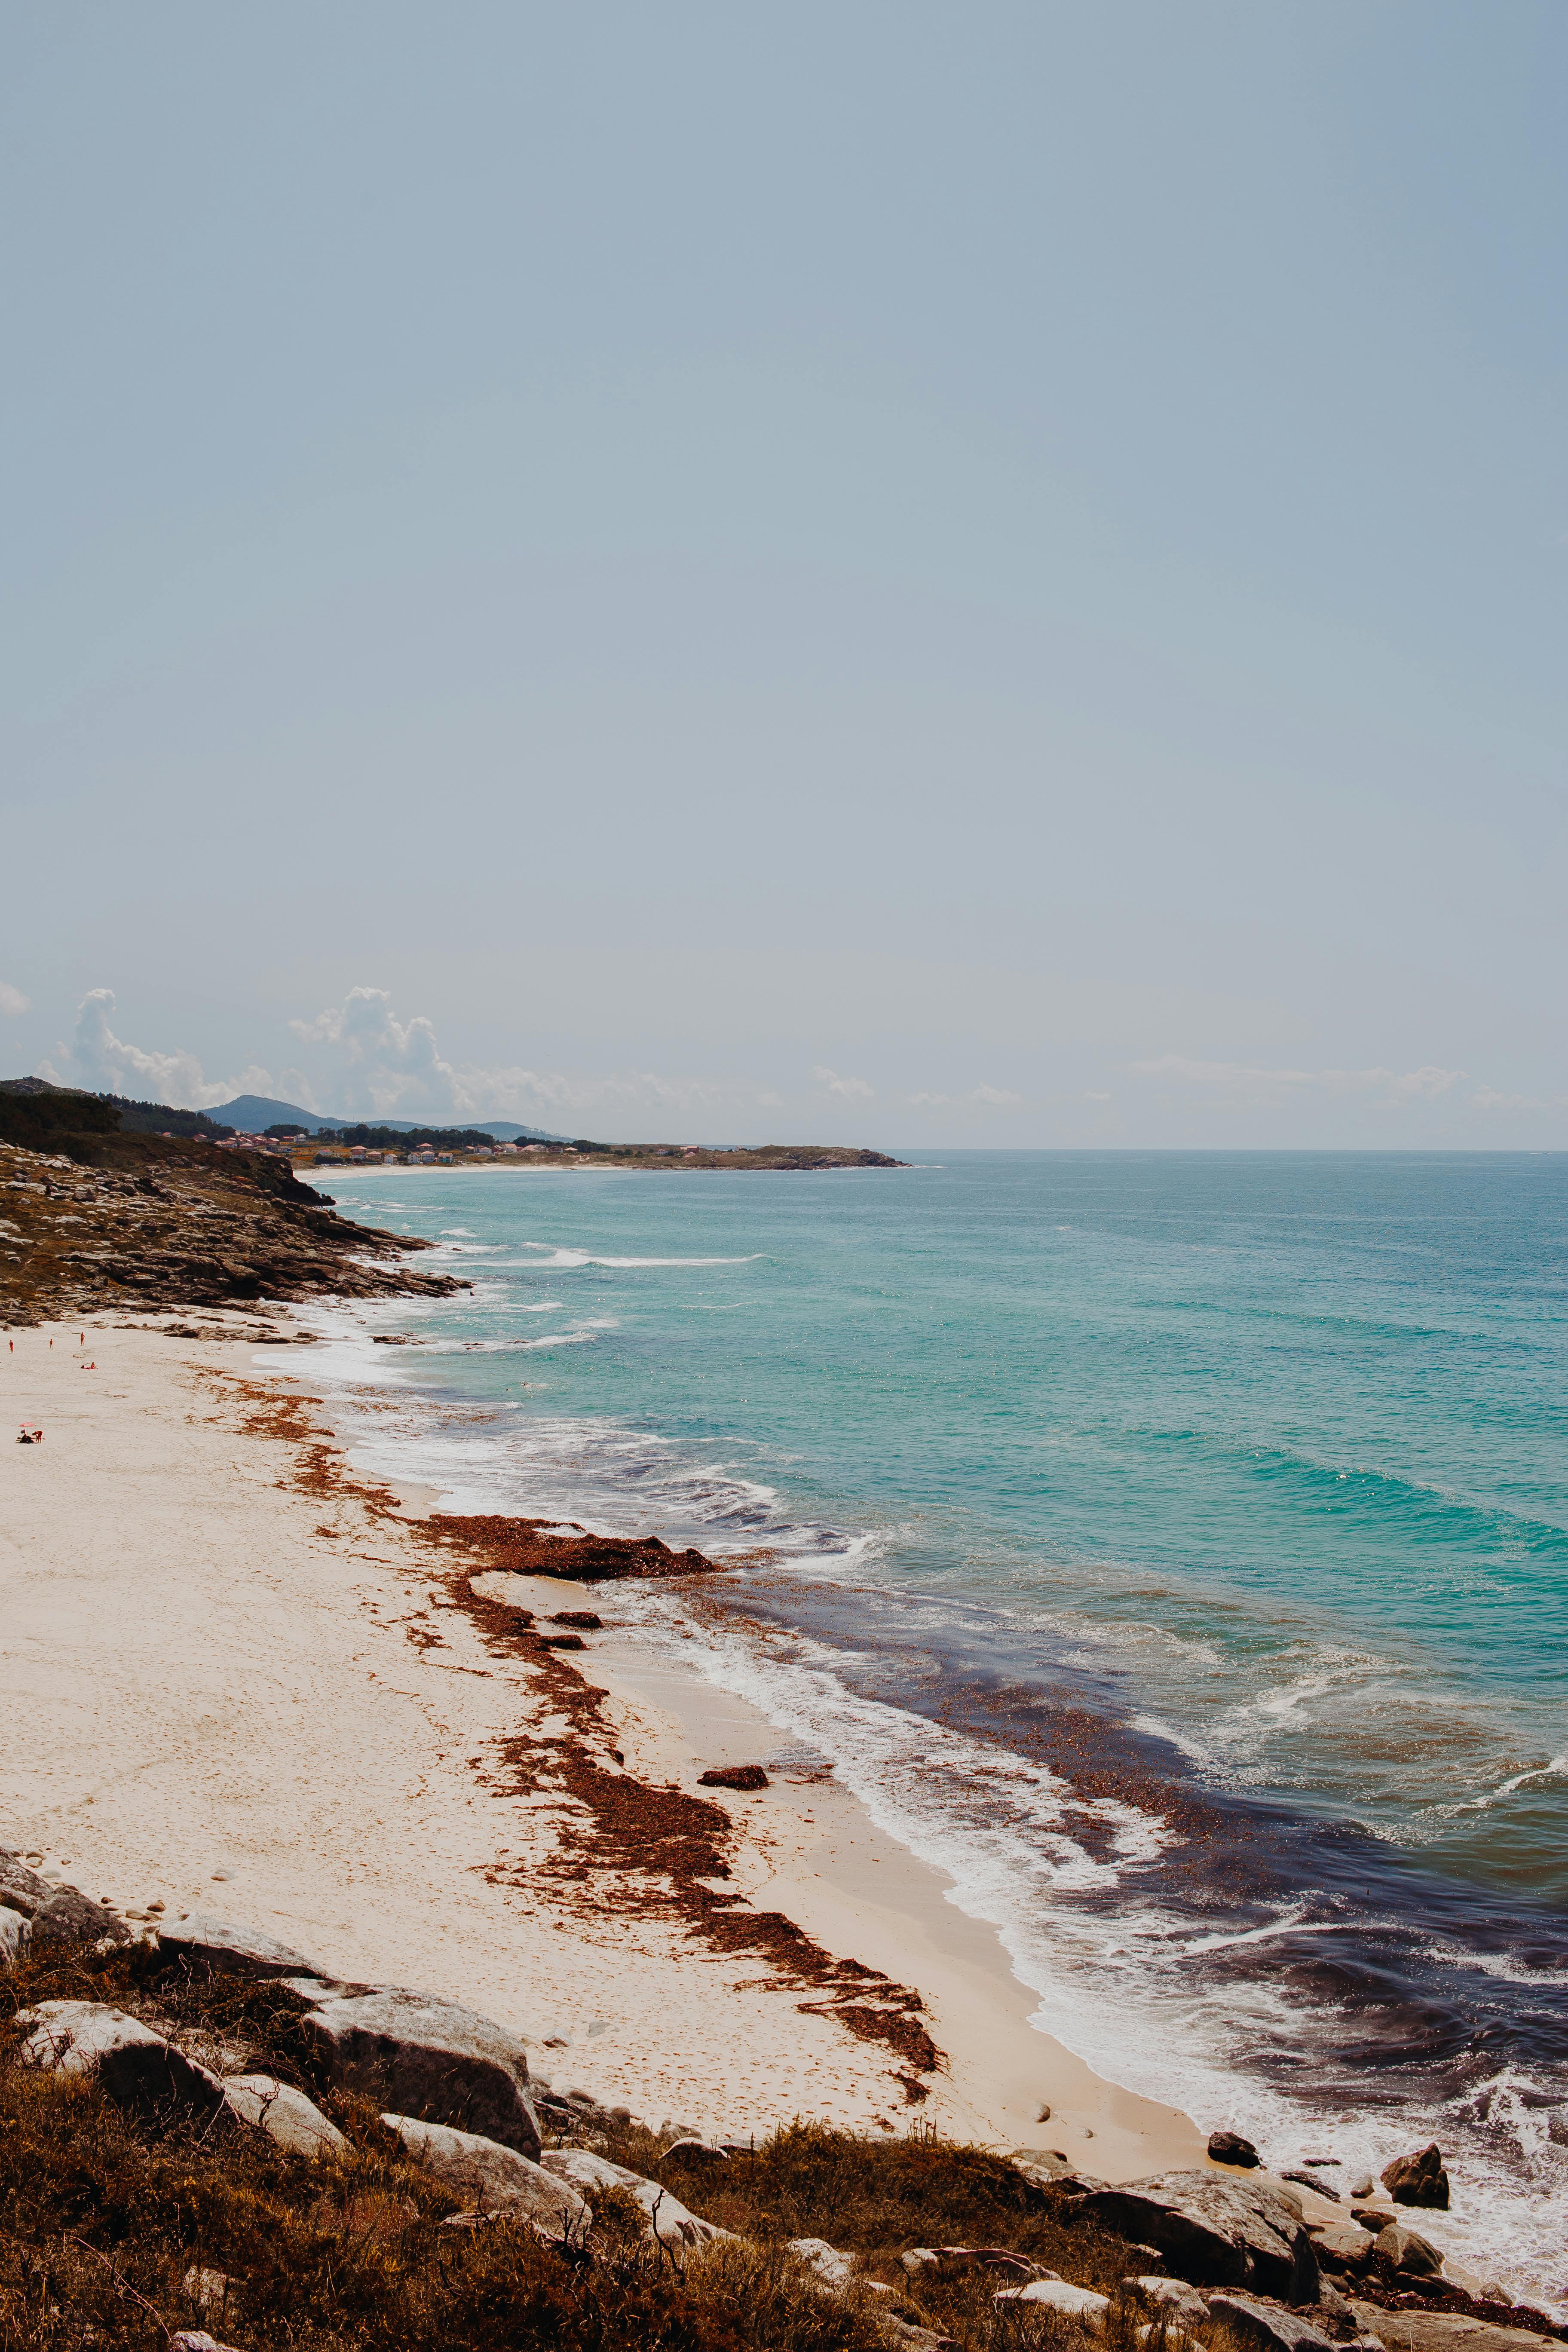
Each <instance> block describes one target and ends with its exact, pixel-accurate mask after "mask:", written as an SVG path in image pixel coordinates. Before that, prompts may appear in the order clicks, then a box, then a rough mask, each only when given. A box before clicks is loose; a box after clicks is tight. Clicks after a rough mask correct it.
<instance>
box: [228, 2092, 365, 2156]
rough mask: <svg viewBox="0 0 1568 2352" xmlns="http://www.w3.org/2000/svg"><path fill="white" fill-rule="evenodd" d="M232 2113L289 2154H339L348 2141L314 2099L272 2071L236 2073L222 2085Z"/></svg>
mask: <svg viewBox="0 0 1568 2352" xmlns="http://www.w3.org/2000/svg"><path fill="white" fill-rule="evenodd" d="M223 2095H224V2097H225V2099H226V2101H227V2103H228V2108H229V2112H230V2114H231V2115H235V2116H238V2117H239V2120H240V2122H241V2123H242V2124H253V2125H254V2126H255V2127H256V2129H257V2130H258V2131H263V2132H265V2133H266V2134H267V2137H268V2139H269V2140H271V2141H272V2142H273V2144H274V2145H275V2146H276V2147H281V2148H286V2149H287V2150H288V2152H289V2155H290V2156H337V2155H340V2154H341V2153H342V2150H343V2149H344V2148H346V2147H347V2146H348V2142H347V2140H346V2139H345V2138H344V2137H343V2136H342V2132H341V2131H340V2130H339V2129H338V2127H337V2126H336V2124H330V2123H329V2122H328V2121H327V2118H326V2116H324V2115H323V2114H322V2113H321V2109H320V2107H319V2106H317V2105H316V2103H315V2101H314V2100H313V2099H308V2098H307V2097H306V2096H305V2094H304V2092H303V2091H296V2090H295V2089H294V2088H293V2086H292V2084H288V2083H279V2082H278V2081H276V2080H275V2079H274V2077H273V2076H272V2075H270V2074H234V2075H231V2076H230V2077H229V2078H228V2080H227V2081H226V2083H225V2084H224V2086H223Z"/></svg>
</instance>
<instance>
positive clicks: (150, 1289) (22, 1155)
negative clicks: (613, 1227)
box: [0, 1135, 468, 1325]
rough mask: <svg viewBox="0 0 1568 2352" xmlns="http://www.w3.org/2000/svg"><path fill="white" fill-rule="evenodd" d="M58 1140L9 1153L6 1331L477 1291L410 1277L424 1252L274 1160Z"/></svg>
mask: <svg viewBox="0 0 1568 2352" xmlns="http://www.w3.org/2000/svg"><path fill="white" fill-rule="evenodd" d="M55 1141H56V1142H57V1143H58V1146H59V1149H58V1150H53V1151H48V1152H38V1151H27V1150H22V1149H21V1148H19V1147H18V1146H16V1145H11V1144H0V1217H3V1218H4V1220H5V1227H6V1233H5V1246H4V1248H0V1322H4V1323H8V1324H12V1325H16V1324H23V1323H37V1322H42V1321H43V1320H44V1319H45V1318H46V1317H48V1316H52V1315H67V1314H75V1313H83V1314H85V1313H91V1312H95V1311H97V1310H99V1309H101V1308H102V1307H112V1306H130V1307H137V1308H147V1307H192V1306H202V1307H217V1306H225V1305H229V1304H233V1303H235V1302H238V1301H245V1302H254V1301H255V1300H257V1299H258V1298H262V1297H266V1298H269V1299H279V1300H294V1299H302V1298H310V1297H319V1296H321V1294H323V1293H331V1294H333V1295H335V1296H338V1297H349V1298H378V1297H389V1296H395V1295H398V1294H402V1293H407V1292H416V1293H418V1294H420V1295H422V1296H424V1297H446V1296H447V1295H448V1294H449V1293H451V1292H452V1291H454V1290H459V1289H467V1288H468V1284H467V1283H464V1282H459V1281H458V1280H457V1279H455V1278H454V1277H453V1276H448V1275H421V1274H415V1273H413V1272H411V1271H410V1270H409V1269H408V1267H407V1266H406V1265H405V1262H404V1261H405V1258H406V1256H407V1255H409V1254H410V1253H411V1252H414V1251H416V1250H423V1249H426V1248H427V1247H428V1246H429V1244H427V1243H426V1242H423V1241H416V1240H415V1239H414V1238H413V1237H412V1236H409V1235H405V1234H387V1233H383V1232H380V1231H377V1230H375V1229H374V1228H373V1227H371V1226H368V1225H354V1224H351V1223H349V1222H348V1220H347V1219H346V1218H341V1217H339V1216H338V1215H337V1213H336V1212H335V1211H334V1210H333V1209H332V1207H331V1204H330V1203H329V1202H324V1201H323V1200H322V1199H321V1194H320V1193H319V1192H312V1191H311V1189H310V1186H309V1185H305V1184H301V1183H300V1182H299V1181H297V1180H296V1178H295V1176H294V1174H293V1172H292V1171H291V1170H290V1169H289V1167H288V1166H287V1164H286V1163H285V1162H284V1161H283V1160H278V1159H276V1158H274V1157H273V1155H272V1154H271V1153H269V1152H264V1151H250V1152H246V1151H223V1150H218V1149H217V1147H216V1145H214V1144H211V1143H205V1142H202V1141H199V1140H192V1139H175V1140H165V1139H163V1138H162V1137H159V1136H153V1135H84V1136H60V1137H57V1138H56V1139H55Z"/></svg>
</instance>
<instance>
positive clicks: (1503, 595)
mask: <svg viewBox="0 0 1568 2352" xmlns="http://www.w3.org/2000/svg"><path fill="white" fill-rule="evenodd" d="M1565 104H1568V10H1564V9H1563V6H1562V5H1561V0H1540V4H1539V5H1538V4H1537V0H1503V5H1498V0H1473V5H1463V6H1456V5H1447V0H1306V5H1271V0H1238V5H1211V0H1183V5H1181V6H1179V7H1173V6H1171V5H1169V0H1093V5H1089V0H1075V5H1070V6H1064V5H1054V0H1030V5H1019V6H1012V5H990V4H989V0H972V5H965V6H963V7H962V8H961V7H957V6H953V5H951V4H950V5H946V6H942V7H936V6H931V5H924V0H897V5H882V0H850V5H847V6H846V5H844V0H835V5H832V6H827V5H816V0H796V5H793V6H791V7H790V8H788V9H773V10H764V9H761V8H746V9H737V8H735V7H733V6H731V5H717V0H714V5H703V6H693V5H684V0H664V5H660V6H659V7H658V8H649V7H647V5H635V6H634V5H616V0H602V5H593V6H589V7H584V8H574V9H562V8H559V7H550V8H545V7H541V6H534V5H527V0H507V5H496V6H489V5H470V4H469V0H451V5H447V6H444V7H442V8H440V9H431V8H428V7H424V6H421V7H414V6H408V5H402V0H374V5H368V4H367V5H334V0H310V5H292V0H272V5H269V6H268V7H267V8H265V9H248V10H245V9H232V8H229V9H224V8H216V9H215V8H213V7H211V6H210V5H205V0H202V5H177V6H172V5H161V0H142V5H140V6H138V7H136V8H134V9H120V10H107V9H104V8H102V7H100V6H98V5H93V6H90V7H89V6H81V5H74V0H54V5H51V6H50V7H49V8H47V9H36V8H29V7H24V6H20V5H6V6H5V7H3V8H0V273H3V276H0V299H3V315H4V319H5V328H4V336H5V353H6V355H5V365H4V367H3V368H0V420H3V425H0V429H3V445H4V450H5V457H4V460H3V463H4V470H5V490H4V500H5V504H4V520H3V527H0V797H3V806H0V824H3V827H4V832H3V835H0V838H3V840H4V842H5V846H6V855H5V858H4V867H5V875H6V883H5V888H4V891H3V893H0V907H3V909H4V914H3V919H0V1066H3V1070H4V1074H7V1075H14V1074H18V1073H21V1072H23V1071H29V1070H37V1071H39V1072H41V1073H42V1074H43V1075H45V1076H54V1077H57V1078H59V1079H60V1080H62V1081H64V1082H65V1083H68V1084H73V1085H79V1086H83V1085H85V1086H90V1087H96V1088H103V1089H106V1090H110V1091H116V1092H121V1093H128V1094H132V1095H136V1096H145V1097H154V1098H159V1099H164V1100H170V1101H178V1102H182V1103H185V1104H188V1105H192V1106H195V1107H203V1106H206V1105H211V1104H215V1103H218V1102H221V1101H223V1100H226V1098H227V1097H229V1096H230V1095H232V1094H233V1093H235V1092H236V1091H237V1090H240V1089H242V1088H243V1089H246V1090H250V1091H256V1092H261V1093H266V1094H270V1095H275V1096H279V1097H283V1098H285V1099H288V1100H291V1101H295V1102H299V1103H301V1104H303V1105H305V1106H306V1107H307V1108H318V1109H322V1110H337V1111H343V1112H351V1113H355V1114H363V1113H368V1112H381V1113H383V1114H385V1115H389V1116H398V1117H403V1118H419V1117H424V1116H431V1117H437V1116H440V1117H450V1116H454V1115H460V1116H463V1117H468V1118H472V1117H479V1116H483V1115H484V1114H485V1113H487V1112H488V1113H489V1114H490V1115H492V1116H496V1117H510V1118H517V1119H521V1120H525V1121H529V1122H531V1123H534V1124H538V1125H542V1126H545V1127H549V1128H552V1129H566V1131H568V1132H574V1133H581V1134H593V1135H598V1136H603V1137H605V1138H611V1139H649V1140H652V1139H668V1140H683V1141H710V1142H752V1141H770V1140H782V1141H795V1140H817V1141H834V1142H837V1141H843V1142H864V1143H871V1144H876V1145H879V1146H884V1147H889V1148H894V1149H896V1148H898V1147H899V1146H900V1145H903V1146H913V1145H931V1144H936V1145H942V1144H946V1145H949V1146H952V1147H954V1148H957V1147H962V1146H964V1145H973V1146H995V1145H1019V1146H1034V1147H1038V1146H1075V1147H1077V1146H1103V1145H1129V1146H1138V1147H1160V1146H1172V1147H1177V1146H1179V1147H1200V1148H1242V1147H1244V1148H1291V1149H1296V1148H1318V1147H1323V1148H1331V1147H1348V1146H1355V1147H1368V1148H1393V1149H1451V1148H1464V1149H1493V1148H1502V1149H1510V1150H1511V1149H1546V1148H1550V1149H1562V1148H1565V1147H1568V1048H1565V1043H1564V1026H1563V1004H1564V978H1565V973H1564V963H1565V960H1568V924H1565V923H1564V921H1563V901H1564V884H1565V881H1568V841H1565V834H1564V746H1565V743H1568V727H1565V716H1568V713H1565V709H1564V704H1565V700H1568V663H1565V661H1564V641H1565V630H1564V621H1565V617H1568V616H1565V613H1564V582H1565V577H1568V440H1565V436H1564V429H1563V426H1564V397H1563V396H1564V390H1565V379H1568V366H1565V361H1568V310H1565V306H1564V302H1563V286H1564V282H1565V268H1564V264H1565V259H1568V256H1565V250H1564V248H1565V243H1568V239H1565V226H1568V204H1565V183H1568V142H1565V141H1564V140H1563V137H1562V123H1563V111H1564V107H1565Z"/></svg>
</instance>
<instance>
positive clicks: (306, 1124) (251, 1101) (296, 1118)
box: [207, 1095, 565, 1143]
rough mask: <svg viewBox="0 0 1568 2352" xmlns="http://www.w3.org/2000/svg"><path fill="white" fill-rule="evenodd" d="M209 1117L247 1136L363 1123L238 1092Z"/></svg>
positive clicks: (509, 1127)
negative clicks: (277, 1129) (284, 1129)
mask: <svg viewBox="0 0 1568 2352" xmlns="http://www.w3.org/2000/svg"><path fill="white" fill-rule="evenodd" d="M207 1117H208V1118H215V1119H222V1120H223V1121H224V1122H225V1123H226V1125H227V1126H229V1127H237V1128H238V1129H240V1131H241V1132H242V1133H243V1134H246V1135H265V1134H266V1132H267V1130H268V1128H269V1127H302V1128H304V1129H307V1130H308V1131H309V1133H310V1134H311V1135H315V1134H317V1133H319V1131H320V1130H321V1129H322V1128H323V1127H331V1128H341V1127H358V1126H360V1125H362V1124H363V1121H362V1120H361V1119H360V1118H357V1117H355V1116H352V1115H349V1114H347V1113H344V1112H342V1111H322V1110H301V1109H300V1106H299V1104H298V1103H287V1102H274V1101H273V1100H272V1098H271V1097H270V1096H268V1095H236V1097H235V1098H234V1100H233V1101H232V1102H226V1103H219V1104H218V1106H217V1108H216V1110H210V1111H208V1113H207ZM435 1123H436V1122H435V1121H433V1120H431V1119H427V1118H378V1119H376V1120H374V1125H375V1126H377V1127H389V1128H392V1129H394V1130H395V1132H396V1133H397V1134H398V1135H408V1134H410V1133H412V1131H413V1129H415V1128H416V1127H430V1126H433V1125H434V1124H435ZM464 1125H465V1126H466V1127H471V1128H475V1129H480V1130H482V1131H483V1133H485V1134H486V1135H493V1136H494V1137H495V1139H496V1141H497V1142H498V1143H515V1142H516V1141H517V1139H518V1138H519V1136H521V1137H522V1138H523V1139H525V1140H526V1141H527V1142H530V1143H561V1142H563V1141H564V1140H565V1139H564V1137H563V1136H558V1135H550V1134H548V1133H547V1132H546V1130H545V1129H543V1128H542V1127H520V1126H519V1125H518V1123H517V1121H516V1120H515V1119H513V1118H470V1119H466V1120H465V1121H464Z"/></svg>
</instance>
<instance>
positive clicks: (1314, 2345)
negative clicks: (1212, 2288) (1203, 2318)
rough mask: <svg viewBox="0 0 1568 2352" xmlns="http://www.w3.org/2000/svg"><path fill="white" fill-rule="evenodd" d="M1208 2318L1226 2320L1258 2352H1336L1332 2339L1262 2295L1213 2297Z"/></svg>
mask: <svg viewBox="0 0 1568 2352" xmlns="http://www.w3.org/2000/svg"><path fill="white" fill-rule="evenodd" d="M1209 2317H1210V2318H1211V2319H1220V2320H1223V2321H1224V2322H1225V2323H1226V2326H1228V2327H1229V2328H1230V2329H1231V2330H1232V2332H1233V2333H1234V2334H1236V2335H1237V2336H1240V2337H1241V2338H1242V2339H1243V2341H1244V2342H1246V2343H1248V2344H1253V2345H1257V2346H1258V2347H1259V2352H1335V2347H1334V2339H1333V2337H1332V2336H1325V2335H1324V2334H1323V2331H1322V2329H1321V2327H1314V2326H1313V2325H1312V2323H1311V2321H1310V2319H1302V2318H1301V2317H1300V2315H1298V2314H1297V2313H1296V2312H1294V2311H1287V2310H1286V2308H1285V2305H1283V2304H1282V2303H1275V2302H1273V2301H1272V2300H1270V2299H1269V2298H1268V2297H1266V2296H1263V2295H1253V2294H1223V2293H1222V2294H1211V2295H1210V2297H1209Z"/></svg>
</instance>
